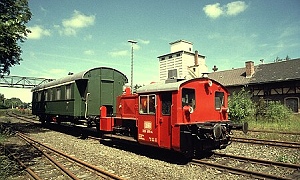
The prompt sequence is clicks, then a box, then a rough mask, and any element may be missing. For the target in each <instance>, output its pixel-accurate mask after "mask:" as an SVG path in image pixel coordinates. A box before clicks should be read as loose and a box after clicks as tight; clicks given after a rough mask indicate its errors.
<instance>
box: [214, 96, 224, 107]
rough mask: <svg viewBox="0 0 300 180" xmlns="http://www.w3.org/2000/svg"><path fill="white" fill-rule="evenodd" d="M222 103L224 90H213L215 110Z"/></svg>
mask: <svg viewBox="0 0 300 180" xmlns="http://www.w3.org/2000/svg"><path fill="white" fill-rule="evenodd" d="M223 105H224V92H218V91H216V92H215V108H216V110H220V109H221V107H222V106H223Z"/></svg>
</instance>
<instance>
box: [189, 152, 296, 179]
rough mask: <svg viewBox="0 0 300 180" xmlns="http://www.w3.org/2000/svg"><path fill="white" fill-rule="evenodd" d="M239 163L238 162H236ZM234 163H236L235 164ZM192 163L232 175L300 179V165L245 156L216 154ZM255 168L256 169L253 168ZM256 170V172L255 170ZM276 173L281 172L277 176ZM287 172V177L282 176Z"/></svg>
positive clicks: (194, 160)
mask: <svg viewBox="0 0 300 180" xmlns="http://www.w3.org/2000/svg"><path fill="white" fill-rule="evenodd" d="M236 161H237V162H236ZM233 162H234V163H233ZM191 163H193V164H196V165H205V166H210V167H213V168H217V169H220V170H224V171H227V172H230V173H234V174H239V175H244V176H250V177H251V178H259V179H285V180H286V179H298V178H300V175H299V173H300V172H299V170H300V165H299V164H289V163H281V162H276V161H267V160H263V159H254V158H249V157H244V156H235V155H229V154H223V153H217V152H214V157H213V160H212V159H203V160H199V159H193V160H192V161H191ZM253 167H255V168H253ZM279 168H280V169H281V170H278V169H279ZM253 169H255V170H253ZM266 172H268V173H266ZM275 172H281V173H280V175H277V173H275ZM282 172H285V173H286V174H285V176H282V175H281V174H282Z"/></svg>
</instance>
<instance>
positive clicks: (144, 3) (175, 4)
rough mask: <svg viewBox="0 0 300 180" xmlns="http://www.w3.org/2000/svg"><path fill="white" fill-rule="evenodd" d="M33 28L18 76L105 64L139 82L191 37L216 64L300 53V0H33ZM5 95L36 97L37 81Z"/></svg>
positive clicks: (55, 74) (154, 74) (154, 75)
mask: <svg viewBox="0 0 300 180" xmlns="http://www.w3.org/2000/svg"><path fill="white" fill-rule="evenodd" d="M29 8H30V10H31V12H32V18H31V20H30V22H29V23H27V27H28V29H30V30H31V33H30V34H29V35H28V37H27V40H26V41H25V42H24V43H22V44H20V46H21V49H22V51H23V53H22V58H23V61H21V63H20V65H16V66H13V67H12V68H11V69H10V71H11V73H10V75H12V76H25V77H40V78H52V79H58V78H62V77H65V76H67V74H68V73H69V72H73V73H78V72H82V71H85V70H88V69H90V68H94V67H99V66H106V67H113V68H115V69H118V70H120V71H121V72H123V73H124V74H125V75H127V77H128V79H129V82H130V70H131V66H130V62H131V44H130V43H128V40H135V41H137V42H138V43H137V44H136V45H135V46H134V51H133V54H134V77H133V82H134V84H141V85H142V84H148V83H150V82H153V81H159V61H158V58H157V57H158V56H161V55H165V54H168V53H170V45H169V43H170V42H174V41H177V40H181V39H183V40H187V41H190V42H192V43H193V49H194V50H198V51H199V53H200V54H202V55H204V56H205V57H206V58H205V59H206V65H207V67H208V69H209V71H210V72H211V71H212V70H211V69H212V68H213V66H214V65H216V66H217V67H218V68H219V71H220V70H228V69H232V68H241V67H244V66H245V62H246V61H249V60H252V61H254V63H255V65H257V64H259V63H260V61H259V60H260V59H264V62H265V63H272V62H274V59H276V57H279V58H285V57H286V56H287V55H288V56H289V57H290V58H292V59H293V58H300V1H299V0H276V1H274V0H264V1H261V0H249V1H248V0H247V1H232V0H229V1H228V0H223V1H220V0H217V1H213V0H163V1H161V0H127V1H122V0H109V1H108V0H107V1H104V0H101V1H99V0H88V1H83V0H72V1H68V0H51V1H46V0H29ZM0 93H1V94H4V97H5V98H11V97H17V98H20V99H21V100H22V101H24V102H31V92H30V89H19V88H18V89H14V88H0Z"/></svg>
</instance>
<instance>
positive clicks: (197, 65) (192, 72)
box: [158, 40, 207, 81]
mask: <svg viewBox="0 0 300 180" xmlns="http://www.w3.org/2000/svg"><path fill="white" fill-rule="evenodd" d="M170 46H171V52H170V53H168V54H165V55H162V56H159V57H158V59H159V78H160V81H163V80H167V79H190V78H195V77H200V76H201V75H202V73H207V66H206V64H205V56H203V55H200V54H199V53H198V51H195V52H194V51H193V43H191V42H189V41H186V40H178V41H175V42H171V43H170Z"/></svg>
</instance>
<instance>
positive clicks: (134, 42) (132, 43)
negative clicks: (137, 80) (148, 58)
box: [128, 40, 137, 94]
mask: <svg viewBox="0 0 300 180" xmlns="http://www.w3.org/2000/svg"><path fill="white" fill-rule="evenodd" d="M128 42H129V43H131V77H130V78H131V94H133V45H134V44H136V43H137V41H134V40H128Z"/></svg>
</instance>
